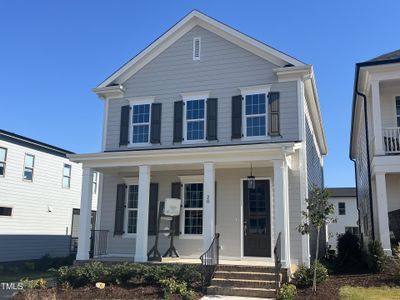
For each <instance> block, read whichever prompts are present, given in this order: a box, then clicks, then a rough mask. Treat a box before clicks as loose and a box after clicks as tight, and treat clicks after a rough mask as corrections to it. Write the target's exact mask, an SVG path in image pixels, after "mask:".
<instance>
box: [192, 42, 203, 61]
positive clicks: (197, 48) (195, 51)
mask: <svg viewBox="0 0 400 300" xmlns="http://www.w3.org/2000/svg"><path fill="white" fill-rule="evenodd" d="M200 51H201V38H200V37H195V38H194V39H193V60H200Z"/></svg>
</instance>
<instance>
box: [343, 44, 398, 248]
mask: <svg viewBox="0 0 400 300" xmlns="http://www.w3.org/2000/svg"><path fill="white" fill-rule="evenodd" d="M399 154H400V50H397V51H394V52H391V53H387V54H384V55H381V56H379V57H377V58H374V59H371V60H369V61H366V62H362V63H358V64H356V74H355V83H354V98H353V113H352V131H351V137H350V158H351V159H352V160H354V161H355V166H356V168H355V169H356V183H357V194H358V208H359V212H360V229H361V234H362V237H363V240H364V242H365V243H364V244H366V243H367V242H368V241H370V240H373V239H376V240H379V241H380V242H381V243H382V246H383V248H384V250H385V252H386V253H387V254H388V255H391V253H392V251H391V241H392V242H396V244H397V242H398V241H399V240H400V226H399V224H400V200H399V195H400V156H399Z"/></svg>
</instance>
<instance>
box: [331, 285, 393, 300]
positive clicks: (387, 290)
mask: <svg viewBox="0 0 400 300" xmlns="http://www.w3.org/2000/svg"><path fill="white" fill-rule="evenodd" d="M339 295H340V299H341V300H375V299H382V300H383V299H387V300H391V299H400V288H397V287H368V288H364V287H350V286H344V287H341V288H340V290H339Z"/></svg>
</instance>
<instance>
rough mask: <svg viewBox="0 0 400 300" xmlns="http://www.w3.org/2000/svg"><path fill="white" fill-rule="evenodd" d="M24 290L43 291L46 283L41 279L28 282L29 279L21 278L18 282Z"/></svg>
mask: <svg viewBox="0 0 400 300" xmlns="http://www.w3.org/2000/svg"><path fill="white" fill-rule="evenodd" d="M20 283H22V286H23V287H24V289H44V288H46V287H47V281H46V280H44V279H43V278H39V279H33V280H30V279H29V278H22V279H21V280H20Z"/></svg>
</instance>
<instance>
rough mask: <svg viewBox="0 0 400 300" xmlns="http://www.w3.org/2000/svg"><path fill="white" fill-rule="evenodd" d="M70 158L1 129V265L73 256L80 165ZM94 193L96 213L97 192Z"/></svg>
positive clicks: (41, 144) (56, 150)
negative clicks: (73, 228) (72, 240)
mask: <svg viewBox="0 0 400 300" xmlns="http://www.w3.org/2000/svg"><path fill="white" fill-rule="evenodd" d="M67 154H72V152H70V151H67V150H64V149H60V148H58V147H54V146H51V145H48V144H45V143H42V142H39V141H36V140H33V139H30V138H26V137H23V136H20V135H17V134H14V133H11V132H8V131H5V130H0V245H1V246H0V261H14V260H27V259H35V258H40V257H41V256H43V255H45V254H50V255H51V256H53V257H58V256H60V257H61V256H67V255H69V253H70V248H71V246H74V245H71V234H72V228H71V227H72V219H73V210H74V209H75V214H76V213H77V212H78V213H79V206H80V205H79V204H80V196H81V186H82V166H81V164H78V163H74V162H71V161H70V160H69V159H68V158H67ZM95 185H97V183H96V184H95ZM93 189H94V190H93V192H94V193H93V207H92V209H93V210H95V208H96V204H97V190H98V187H97V186H96V187H93ZM75 219H76V218H75ZM76 226H78V224H77V223H76V222H75V224H74V227H75V231H76V230H77V228H76ZM72 235H73V234H72Z"/></svg>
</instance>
